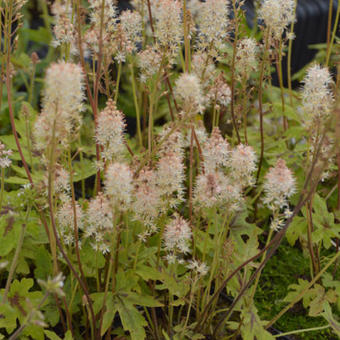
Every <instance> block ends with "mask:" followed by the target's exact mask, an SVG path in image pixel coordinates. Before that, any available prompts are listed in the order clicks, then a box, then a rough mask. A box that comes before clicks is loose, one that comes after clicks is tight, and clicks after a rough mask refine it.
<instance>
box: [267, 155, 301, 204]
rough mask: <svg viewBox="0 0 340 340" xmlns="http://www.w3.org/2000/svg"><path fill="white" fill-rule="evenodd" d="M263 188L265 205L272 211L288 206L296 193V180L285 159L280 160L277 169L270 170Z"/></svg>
mask: <svg viewBox="0 0 340 340" xmlns="http://www.w3.org/2000/svg"><path fill="white" fill-rule="evenodd" d="M263 188H264V192H265V198H264V203H265V204H266V205H267V206H268V207H269V208H270V209H271V210H273V211H275V210H277V209H282V208H286V207H287V206H288V201H287V200H288V199H289V198H290V197H291V196H292V195H293V194H294V193H295V178H294V177H293V174H292V172H291V170H290V169H289V168H287V166H286V162H285V161H284V160H283V159H279V160H278V161H277V163H276V165H275V167H272V168H270V169H269V171H268V173H267V175H266V177H265V182H264V185H263Z"/></svg>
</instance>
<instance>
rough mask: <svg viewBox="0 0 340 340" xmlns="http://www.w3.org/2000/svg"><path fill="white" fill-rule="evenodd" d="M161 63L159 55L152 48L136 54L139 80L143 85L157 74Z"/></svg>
mask: <svg viewBox="0 0 340 340" xmlns="http://www.w3.org/2000/svg"><path fill="white" fill-rule="evenodd" d="M161 61H162V58H161V55H160V54H159V52H157V51H156V50H155V49H154V48H152V47H147V48H146V49H145V50H143V51H141V52H140V53H138V67H139V68H140V71H141V76H140V79H141V81H142V82H143V83H146V82H147V80H148V79H150V78H151V77H152V76H153V75H155V74H156V73H157V72H158V70H159V67H160V65H161Z"/></svg>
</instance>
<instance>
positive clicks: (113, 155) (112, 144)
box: [95, 99, 126, 162]
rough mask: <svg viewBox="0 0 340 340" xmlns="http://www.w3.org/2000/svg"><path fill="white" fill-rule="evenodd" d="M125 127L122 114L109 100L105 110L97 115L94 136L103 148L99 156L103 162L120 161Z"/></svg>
mask: <svg viewBox="0 0 340 340" xmlns="http://www.w3.org/2000/svg"><path fill="white" fill-rule="evenodd" d="M125 127H126V124H125V120H124V115H123V113H122V112H121V111H119V110H117V107H116V104H115V102H114V101H113V100H111V99H109V100H108V101H107V103H106V107H105V109H104V110H103V111H102V112H100V114H99V115H98V119H97V128H96V136H95V139H96V142H97V143H98V144H99V145H100V146H102V148H103V150H102V152H101V156H102V158H103V161H104V162H107V161H113V160H121V159H122V155H123V154H124V151H125V147H124V130H125Z"/></svg>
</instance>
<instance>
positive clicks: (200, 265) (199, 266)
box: [187, 260, 209, 276]
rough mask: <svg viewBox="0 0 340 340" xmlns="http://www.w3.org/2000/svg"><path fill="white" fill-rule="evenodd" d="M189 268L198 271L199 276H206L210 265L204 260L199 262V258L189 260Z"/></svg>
mask: <svg viewBox="0 0 340 340" xmlns="http://www.w3.org/2000/svg"><path fill="white" fill-rule="evenodd" d="M187 268H188V269H190V270H192V271H193V272H196V273H197V275H198V276H205V275H207V274H208V271H209V267H208V266H207V265H206V264H205V263H204V262H198V261H197V260H189V263H188V265H187Z"/></svg>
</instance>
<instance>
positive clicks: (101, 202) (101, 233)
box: [84, 193, 113, 254]
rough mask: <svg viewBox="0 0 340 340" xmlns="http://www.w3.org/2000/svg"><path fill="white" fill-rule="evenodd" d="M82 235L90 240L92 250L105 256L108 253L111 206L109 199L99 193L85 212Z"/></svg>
mask: <svg viewBox="0 0 340 340" xmlns="http://www.w3.org/2000/svg"><path fill="white" fill-rule="evenodd" d="M84 229H85V230H84V235H85V237H87V238H90V239H91V244H92V247H93V249H95V250H96V251H100V252H102V253H103V254H106V253H108V252H109V251H110V244H111V242H112V237H111V236H110V233H111V231H112V229H113V215H112V206H111V204H110V201H109V199H108V198H107V197H106V196H105V195H104V194H103V193H99V194H98V195H97V197H96V198H94V199H92V200H91V201H90V203H89V207H88V209H87V212H86V223H85V228H84Z"/></svg>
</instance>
